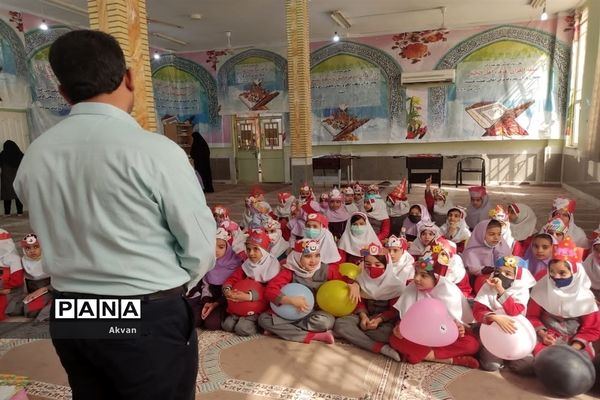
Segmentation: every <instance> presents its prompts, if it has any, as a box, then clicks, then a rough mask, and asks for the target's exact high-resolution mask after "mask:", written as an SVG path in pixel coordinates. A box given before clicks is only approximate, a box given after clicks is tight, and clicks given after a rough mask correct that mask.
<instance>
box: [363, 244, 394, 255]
mask: <svg viewBox="0 0 600 400" xmlns="http://www.w3.org/2000/svg"><path fill="white" fill-rule="evenodd" d="M387 253H388V252H387V250H386V249H385V248H384V247H381V246H379V245H378V244H376V243H371V244H369V245H368V246H367V247H363V248H362V249H360V255H361V256H362V257H366V256H383V255H386V254H387Z"/></svg>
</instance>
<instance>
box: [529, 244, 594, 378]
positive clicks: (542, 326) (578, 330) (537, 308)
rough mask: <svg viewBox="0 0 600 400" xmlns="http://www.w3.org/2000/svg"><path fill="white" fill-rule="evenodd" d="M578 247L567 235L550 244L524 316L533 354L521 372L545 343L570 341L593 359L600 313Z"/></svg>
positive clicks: (544, 346) (568, 343) (549, 344)
mask: <svg viewBox="0 0 600 400" xmlns="http://www.w3.org/2000/svg"><path fill="white" fill-rule="evenodd" d="M580 257H581V249H578V248H577V247H576V246H575V243H574V241H573V240H572V239H571V238H569V237H567V238H566V239H565V240H563V241H561V242H559V243H558V244H556V245H554V246H553V252H552V260H551V261H550V264H549V266H548V273H547V274H546V275H545V276H544V277H543V278H542V279H540V280H539V281H538V282H537V283H536V285H535V286H534V287H533V289H532V290H531V299H530V300H529V304H528V306H527V319H529V321H530V322H531V324H532V325H533V327H534V328H535V330H536V332H537V338H538V342H537V345H536V346H535V348H534V349H533V355H532V356H529V357H526V358H525V359H524V360H522V364H523V367H522V369H521V371H520V372H522V373H531V372H532V369H531V364H532V363H533V360H534V358H533V357H534V356H535V355H537V354H538V353H539V352H540V351H542V350H543V349H544V348H546V347H547V346H553V345H556V344H566V345H570V346H572V347H573V348H575V349H576V350H584V351H585V353H587V355H588V356H589V357H590V359H592V358H593V357H594V349H593V347H592V343H593V342H595V341H596V340H598V339H599V338H600V313H599V312H598V306H597V304H596V300H595V298H594V294H593V293H592V292H591V290H590V285H591V282H590V279H589V278H588V276H587V274H586V273H585V271H584V270H583V266H582V265H581V263H580V260H581V258H580Z"/></svg>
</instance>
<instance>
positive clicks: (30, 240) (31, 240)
mask: <svg viewBox="0 0 600 400" xmlns="http://www.w3.org/2000/svg"><path fill="white" fill-rule="evenodd" d="M36 243H39V241H38V238H37V236H36V235H35V234H34V233H29V234H27V235H25V237H24V238H23V239H21V241H20V245H21V247H28V246H33V245H34V244H36Z"/></svg>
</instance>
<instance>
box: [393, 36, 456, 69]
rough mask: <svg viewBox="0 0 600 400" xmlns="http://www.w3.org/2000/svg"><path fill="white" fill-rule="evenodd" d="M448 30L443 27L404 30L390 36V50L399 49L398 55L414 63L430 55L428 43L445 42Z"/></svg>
mask: <svg viewBox="0 0 600 400" xmlns="http://www.w3.org/2000/svg"><path fill="white" fill-rule="evenodd" d="M447 35H448V31H447V30H445V29H436V30H427V31H420V32H404V33H400V34H398V35H394V36H392V40H393V41H394V45H393V46H392V50H400V51H399V52H398V55H399V56H400V57H402V58H406V59H408V60H410V62H411V63H412V64H416V63H418V62H419V61H421V60H422V59H423V58H425V57H428V56H430V55H431V51H430V49H429V46H430V44H432V43H436V42H445V41H447V40H448V39H447V38H446V36H447Z"/></svg>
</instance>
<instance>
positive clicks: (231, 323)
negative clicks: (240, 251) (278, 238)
mask: <svg viewBox="0 0 600 400" xmlns="http://www.w3.org/2000/svg"><path fill="white" fill-rule="evenodd" d="M270 245H271V241H270V240H269V236H268V235H267V233H266V232H265V231H264V230H262V229H253V230H251V231H250V233H249V235H248V239H247V240H246V254H247V255H248V259H247V260H246V261H244V263H243V264H242V265H241V266H240V267H238V268H237V269H236V270H235V271H234V272H233V274H231V275H230V276H229V278H227V279H226V280H225V282H223V294H224V295H225V298H226V299H227V300H228V301H232V302H245V301H265V302H266V300H265V299H264V298H261V297H260V295H259V293H257V292H256V291H254V290H252V291H248V292H244V291H240V290H236V289H233V286H235V284H236V283H237V282H239V281H241V280H243V279H253V280H255V281H256V282H258V283H260V284H262V285H263V286H266V285H267V283H268V282H269V281H270V280H271V279H273V278H274V277H275V276H276V275H277V274H278V273H279V271H280V265H279V261H277V259H276V258H275V257H274V256H273V255H272V254H271V253H269V248H270ZM227 313H228V316H227V317H226V318H225V320H224V321H223V324H222V327H223V330H225V331H227V332H235V333H237V334H238V335H240V336H250V335H254V334H256V333H258V329H257V321H258V315H247V316H238V315H233V314H232V313H231V310H230V307H229V306H228V308H227Z"/></svg>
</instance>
